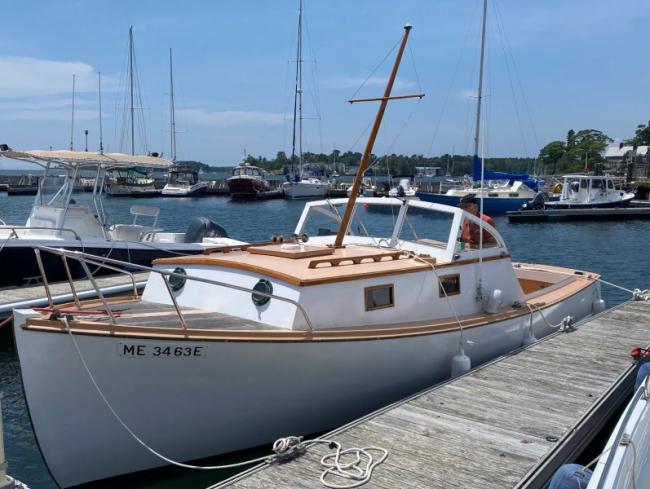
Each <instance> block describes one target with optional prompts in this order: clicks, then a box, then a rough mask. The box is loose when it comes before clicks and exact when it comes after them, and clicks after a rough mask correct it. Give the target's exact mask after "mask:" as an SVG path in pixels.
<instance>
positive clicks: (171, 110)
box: [169, 48, 176, 163]
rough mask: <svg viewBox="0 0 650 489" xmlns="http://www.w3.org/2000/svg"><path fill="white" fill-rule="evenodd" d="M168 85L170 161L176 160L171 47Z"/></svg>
mask: <svg viewBox="0 0 650 489" xmlns="http://www.w3.org/2000/svg"><path fill="white" fill-rule="evenodd" d="M169 87H170V104H169V105H170V109H169V110H170V115H169V124H170V126H171V128H170V129H171V150H172V161H173V162H174V163H175V162H176V115H175V111H174V66H173V64H172V48H169Z"/></svg>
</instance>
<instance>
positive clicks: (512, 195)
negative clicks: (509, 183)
mask: <svg viewBox="0 0 650 489" xmlns="http://www.w3.org/2000/svg"><path fill="white" fill-rule="evenodd" d="M508 196H509V197H519V194H518V193H516V192H515V193H512V194H508Z"/></svg>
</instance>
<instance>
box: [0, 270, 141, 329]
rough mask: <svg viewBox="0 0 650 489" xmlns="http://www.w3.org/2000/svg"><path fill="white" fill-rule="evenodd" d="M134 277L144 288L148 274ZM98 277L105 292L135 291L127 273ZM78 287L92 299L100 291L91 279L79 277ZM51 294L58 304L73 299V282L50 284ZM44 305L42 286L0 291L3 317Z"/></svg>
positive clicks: (1, 315)
mask: <svg viewBox="0 0 650 489" xmlns="http://www.w3.org/2000/svg"><path fill="white" fill-rule="evenodd" d="M133 276H134V278H135V281H136V285H137V286H138V288H139V289H142V288H143V287H144V284H145V282H146V280H147V277H148V276H149V273H148V272H140V273H134V274H133ZM95 280H96V282H97V285H98V286H99V288H100V290H101V291H102V294H106V295H114V294H122V293H128V292H129V291H131V290H133V284H132V282H131V279H130V278H129V276H128V275H124V274H120V275H109V276H105V277H98V278H96V279H95ZM75 287H76V290H77V295H78V296H79V299H92V298H95V297H97V293H96V292H95V289H94V288H93V285H92V283H90V280H76V281H75ZM50 293H51V294H52V300H53V302H54V303H55V304H61V303H65V302H71V301H72V293H71V292H70V284H68V282H58V283H54V284H50ZM43 306H47V296H46V294H45V287H43V286H42V285H31V286H25V287H12V288H7V289H2V290H0V319H2V318H5V317H7V316H10V315H11V313H12V311H13V310H14V309H16V308H27V307H43Z"/></svg>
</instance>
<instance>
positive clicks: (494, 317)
mask: <svg viewBox="0 0 650 489" xmlns="http://www.w3.org/2000/svg"><path fill="white" fill-rule="evenodd" d="M593 283H594V278H587V277H584V276H576V277H575V280H574V281H573V282H572V283H570V284H567V285H566V286H564V287H563V288H562V289H560V290H554V291H551V292H549V293H548V294H546V295H542V296H539V297H535V298H534V299H533V300H531V301H529V302H528V304H530V305H531V306H533V307H534V308H535V309H539V310H542V311H544V310H545V309H547V308H549V307H551V306H553V305H555V304H557V303H558V302H561V301H563V300H567V299H569V298H571V297H572V296H574V295H576V294H578V293H580V292H581V291H582V290H583V289H585V288H586V287H589V286H590V285H592V284H593ZM560 292H562V293H560ZM169 314H175V312H170V313H169ZM529 314H530V310H529V309H528V307H525V305H524V307H519V308H514V307H511V308H509V309H507V310H505V311H502V312H500V313H498V314H475V315H471V316H464V317H460V318H459V319H460V321H461V324H462V327H463V328H464V329H469V328H476V327H480V326H487V325H489V324H492V323H495V322H499V321H504V320H508V319H514V318H518V317H523V316H528V315H529ZM118 320H119V318H118ZM22 327H23V329H25V330H32V331H43V332H53V333H63V334H67V330H66V326H65V324H64V323H63V322H62V321H58V320H49V319H43V318H33V317H30V318H27V320H26V322H25V324H24V325H23V326H22ZM70 329H71V332H72V333H74V334H81V335H93V336H113V337H119V338H138V339H149V340H194V341H246V342H251V341H253V342H300V341H309V342H313V341H362V340H387V339H397V338H406V337H412V336H424V335H432V334H441V333H448V332H453V331H458V330H459V329H460V328H459V326H458V323H457V322H456V321H455V320H454V319H449V318H447V319H444V320H440V321H436V322H433V323H430V322H415V323H398V324H392V325H387V326H375V327H371V328H368V327H357V328H341V329H329V330H316V331H296V330H281V329H269V330H212V329H187V330H183V329H181V328H180V325H179V328H176V329H172V328H160V327H158V328H156V327H147V326H120V325H119V324H118V325H115V326H114V325H111V324H110V323H108V322H106V323H98V322H95V321H76V320H74V321H70Z"/></svg>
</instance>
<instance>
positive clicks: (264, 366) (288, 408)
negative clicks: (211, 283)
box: [15, 284, 597, 487]
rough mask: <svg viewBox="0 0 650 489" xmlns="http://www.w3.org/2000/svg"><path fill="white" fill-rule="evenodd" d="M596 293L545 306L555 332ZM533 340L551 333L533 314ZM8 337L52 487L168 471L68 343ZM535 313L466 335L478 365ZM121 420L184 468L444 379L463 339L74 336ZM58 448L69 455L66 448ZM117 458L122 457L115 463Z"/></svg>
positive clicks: (515, 343)
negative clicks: (197, 351) (155, 353)
mask: <svg viewBox="0 0 650 489" xmlns="http://www.w3.org/2000/svg"><path fill="white" fill-rule="evenodd" d="M595 287H596V285H595V284H592V285H591V286H589V287H587V288H585V289H583V290H581V291H580V292H579V293H577V294H575V295H573V296H571V297H569V298H568V299H566V300H564V301H563V302H560V303H558V304H555V305H553V306H551V307H549V308H546V309H544V313H545V315H546V317H547V319H548V320H549V321H550V322H551V323H554V324H556V323H559V322H560V320H561V319H562V318H563V317H565V316H567V315H569V314H570V315H573V316H574V317H575V318H576V319H581V318H584V317H586V316H588V315H589V314H591V311H592V302H593V300H594V297H596V296H597V291H596V290H595ZM534 317H535V323H534V330H535V334H536V336H537V337H541V336H544V335H546V334H549V333H550V332H551V329H550V328H549V327H547V326H546V325H545V324H544V323H543V322H542V320H541V317H540V315H539V314H536V315H535V316H534ZM15 319H16V321H15V334H16V345H17V349H18V355H19V358H20V364H21V367H22V376H23V385H24V386H25V396H26V399H27V405H28V407H29V411H30V415H31V419H32V423H33V427H34V431H35V433H36V435H37V438H38V443H39V446H40V448H41V451H42V453H43V455H44V458H45V460H46V462H47V465H48V467H49V469H50V471H51V473H52V474H53V476H54V478H55V479H56V481H57V482H58V484H59V485H60V486H62V487H69V486H73V485H77V484H81V483H84V482H89V481H93V480H98V479H102V478H107V477H112V476H116V475H120V474H126V473H131V472H136V471H140V470H144V469H149V468H154V467H158V466H162V465H164V462H162V461H161V460H159V459H158V458H156V457H155V456H153V455H152V454H150V453H149V452H147V451H146V450H145V449H143V448H142V447H141V446H139V445H138V444H137V443H136V442H135V441H134V440H133V439H132V438H131V437H130V435H129V434H128V433H127V432H126V431H125V430H124V429H123V428H122V427H121V426H120V425H119V424H118V422H117V421H116V420H115V419H114V418H113V416H112V415H111V413H110V412H109V410H108V409H107V407H106V405H105V404H104V403H103V401H102V400H101V398H100V397H99V395H98V393H97V392H96V390H95V389H94V387H93V386H92V384H91V382H90V380H89V378H88V375H87V373H86V372H85V370H84V368H83V366H82V365H81V362H80V360H79V357H78V355H77V353H76V351H75V349H74V346H73V344H72V341H71V338H70V337H69V336H68V335H67V334H65V333H52V332H42V331H40V332H39V331H33V330H25V329H23V328H22V327H21V325H22V324H23V323H24V316H23V314H22V312H21V311H17V314H16V318H15ZM529 319H530V316H528V315H523V316H520V317H518V318H513V319H507V320H502V321H500V322H496V323H492V324H490V325H487V326H481V327H475V328H470V329H467V330H466V331H465V339H466V340H469V342H470V343H468V345H467V346H466V353H467V354H468V355H469V356H470V357H471V358H472V363H473V365H477V364H480V363H483V362H485V361H488V360H490V359H492V358H494V357H496V356H498V355H501V354H504V353H506V352H508V351H511V350H513V349H515V348H518V347H520V346H521V345H522V341H523V339H524V337H525V335H526V331H527V328H528V325H529ZM76 338H77V341H78V344H79V346H80V349H81V351H82V353H83V355H84V357H85V359H86V361H87V362H88V366H89V368H90V370H91V371H92V373H93V375H94V376H95V379H96V380H97V382H98V384H99V386H100V387H101V389H102V390H103V391H104V394H105V395H106V397H107V398H108V400H109V401H110V403H111V405H112V406H113V408H114V409H115V410H116V412H117V413H118V414H119V415H120V416H121V417H122V418H123V420H124V421H125V422H126V423H127V424H128V425H129V427H130V428H131V429H132V430H133V431H134V432H135V433H136V434H137V435H138V436H139V437H141V438H142V439H143V440H144V441H145V442H146V443H147V444H149V445H150V446H151V447H153V448H154V449H155V450H157V451H159V452H161V453H162V454H164V455H165V456H167V457H171V458H173V459H176V460H181V461H188V460H195V459H199V458H202V457H207V456H211V455H217V454H222V453H227V452H232V451H235V450H239V449H243V448H246V447H252V446H257V445H260V444H264V443H268V442H271V441H273V440H274V439H276V438H278V437H280V436H286V435H301V434H310V433H315V432H319V431H323V430H327V429H330V428H333V427H336V426H338V425H341V424H343V423H345V422H347V421H349V420H351V419H354V418H356V417H358V416H361V415H363V414H365V413H368V412H370V411H372V410H374V409H377V408H379V407H381V406H383V405H386V404H388V403H390V402H392V401H394V400H396V399H399V398H402V397H404V396H406V395H409V394H411V393H414V392H416V391H418V390H420V389H422V388H424V387H426V386H429V385H431V384H434V383H436V382H439V381H441V380H444V379H446V378H447V377H448V376H449V375H450V360H451V356H452V355H453V354H454V353H455V352H456V349H457V345H458V339H459V336H458V332H451V333H449V332H448V333H438V334H428V335H422V336H412V337H401V338H392V339H382V340H371V341H365V340H361V341H319V342H304V341H302V342H279V343H278V342H255V341H250V342H246V341H241V342H240V341H229V342H221V341H203V342H201V341H191V342H183V341H180V340H179V341H167V340H157V339H146V340H145V339H142V340H140V339H137V338H117V337H114V336H111V337H98V336H89V335H77V336H76ZM120 343H128V344H129V345H139V344H142V345H148V347H152V346H155V345H158V346H163V347H164V346H171V347H172V349H171V350H172V351H173V350H174V348H175V347H177V346H182V347H187V346H192V347H193V346H201V347H203V351H204V353H205V354H204V355H203V356H200V357H187V358H186V357H180V358H176V357H173V356H171V357H164V358H163V357H160V356H159V357H155V358H154V357H133V356H120V355H119V354H118V349H119V348H120ZM62 443H65V446H63V445H62ZM116 454H119V456H116Z"/></svg>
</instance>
